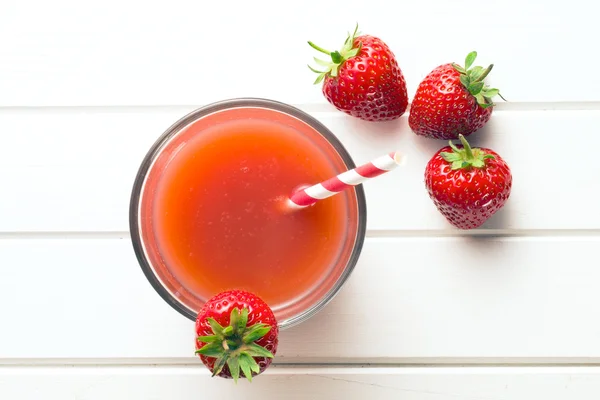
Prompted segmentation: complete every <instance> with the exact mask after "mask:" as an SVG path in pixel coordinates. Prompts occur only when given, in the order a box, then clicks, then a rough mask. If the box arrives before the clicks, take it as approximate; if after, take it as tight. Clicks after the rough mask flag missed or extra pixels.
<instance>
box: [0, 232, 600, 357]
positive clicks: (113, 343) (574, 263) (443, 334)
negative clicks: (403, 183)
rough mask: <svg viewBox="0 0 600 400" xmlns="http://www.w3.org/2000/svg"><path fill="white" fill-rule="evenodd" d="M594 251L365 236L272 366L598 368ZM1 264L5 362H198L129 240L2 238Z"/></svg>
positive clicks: (285, 335)
mask: <svg viewBox="0 0 600 400" xmlns="http://www.w3.org/2000/svg"><path fill="white" fill-rule="evenodd" d="M599 245H600V238H599V237H570V238H569V237H548V238H518V237H516V238H493V237H470V238H469V237H455V238H369V239H367V242H366V244H365V247H364V250H363V253H362V255H361V258H360V261H359V263H358V265H357V267H356V269H355V270H354V272H353V274H352V276H351V278H350V280H349V281H348V282H347V285H346V286H345V287H344V288H343V290H342V291H341V292H340V294H339V295H338V296H337V297H336V298H335V299H334V300H333V301H332V302H331V303H330V304H329V305H328V306H327V307H326V308H325V309H323V310H322V311H321V312H320V313H319V314H317V315H316V316H314V317H313V318H311V319H310V320H309V321H307V322H305V323H303V324H301V325H299V326H297V327H294V328H291V329H289V330H286V331H284V332H282V334H281V344H280V348H279V351H278V357H277V359H276V361H277V362H280V363H298V362H313V363H314V362H328V363H344V362H356V361H357V360H358V361H360V362H374V363H376V362H382V363H390V362H392V363H399V362H409V363H428V362H440V361H441V362H445V361H448V360H449V361H452V360H460V359H468V360H470V361H471V362H482V363H485V362H490V361H492V362H495V361H497V360H500V361H502V360H504V359H510V360H512V361H514V362H519V361H526V362H538V361H543V362H545V360H546V359H552V360H554V361H555V362H558V363H561V362H573V361H572V360H573V359H576V360H579V361H581V360H590V361H594V360H596V361H598V360H600V344H599V343H600V340H599V338H600V322H599V320H598V318H596V316H595V315H596V314H595V312H596V311H595V310H596V306H595V305H596V304H598V302H600V292H598V290H597V281H598V279H600V270H599V269H598V265H597V263H596V262H594V261H592V260H594V259H595V258H596V256H597V249H598V246H599ZM0 265H2V268H1V269H0V300H1V301H0V304H2V315H3V317H2V318H3V326H6V327H7V329H4V330H3V331H2V340H0V359H13V361H14V360H15V359H17V360H19V359H20V360H21V362H26V360H27V359H31V360H33V361H35V360H40V359H45V358H47V359H61V358H71V359H105V358H109V359H122V362H127V360H128V359H156V360H158V361H156V362H158V363H160V362H161V361H160V360H161V359H166V360H167V361H169V360H171V359H173V358H178V359H187V360H195V358H194V355H193V340H194V336H193V323H192V321H189V320H187V319H185V318H184V317H182V316H180V315H179V314H178V313H177V312H176V311H174V310H172V309H171V308H170V307H169V306H168V305H166V303H164V302H163V301H162V299H161V298H160V297H159V296H158V294H156V293H155V292H154V291H153V289H152V288H151V286H150V285H149V284H148V283H147V282H146V280H145V277H144V276H143V274H142V272H141V270H140V268H139V266H138V265H137V262H136V260H135V257H134V255H133V251H132V249H131V245H130V243H129V241H128V240H127V238H123V239H121V240H119V239H94V240H91V239H89V240H87V239H78V240H73V239H64V240H63V239H44V240H37V239H27V240H8V239H4V240H0ZM40 335H42V336H43V340H40ZM169 362H170V361H169ZM0 363H1V361H0Z"/></svg>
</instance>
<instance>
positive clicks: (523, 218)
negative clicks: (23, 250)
mask: <svg viewBox="0 0 600 400" xmlns="http://www.w3.org/2000/svg"><path fill="white" fill-rule="evenodd" d="M191 110H192V108H185V107H183V108H179V107H177V108H157V109H152V110H149V109H141V110H131V109H125V110H120V111H119V109H117V110H112V111H109V110H92V111H87V112H86V111H77V110H73V109H71V110H46V111H37V110H35V111H14V110H13V111H8V110H4V111H1V112H0V140H1V141H2V143H3V146H4V148H5V149H10V150H8V151H6V152H5V153H4V154H3V157H2V158H1V159H0V179H1V180H2V182H3V190H4V193H6V195H5V196H3V197H2V198H0V221H2V223H0V232H36V231H42V232H52V231H62V232H69V231H70V232H98V231H118V232H122V231H127V230H128V228H129V226H128V210H129V197H130V192H131V187H132V185H133V180H134V178H135V175H136V173H137V170H138V167H139V165H140V163H141V160H142V158H143V157H144V155H145V153H146V151H147V150H148V149H149V147H150V146H151V145H152V143H153V142H154V141H155V140H156V139H157V138H158V136H159V135H160V134H161V133H162V132H163V131H164V130H165V129H166V128H167V127H168V126H170V125H171V124H172V123H173V122H175V121H176V120H178V119H179V118H180V117H182V116H183V115H185V114H187V113H188V112H189V111H191ZM312 115H314V116H315V117H316V118H318V119H319V120H320V121H321V122H323V123H324V124H325V125H326V126H328V127H329V128H330V129H331V130H332V131H333V132H334V133H335V134H336V135H337V136H338V137H339V138H340V140H341V141H342V142H343V143H344V145H345V146H346V148H347V149H348V151H349V152H350V154H351V155H352V157H353V158H354V160H355V163H356V164H360V163H364V162H367V161H369V160H371V159H373V158H375V157H377V156H379V155H381V154H385V153H387V152H389V151H391V150H395V149H397V150H399V151H401V152H403V153H404V154H405V156H406V164H405V165H404V166H402V167H400V168H398V169H397V170H396V171H393V172H392V173H390V174H385V175H383V176H381V177H378V178H377V179H374V180H371V181H369V182H367V183H365V184H364V185H363V186H364V188H365V191H366V194H367V205H368V229H369V231H370V234H371V233H373V232H375V233H374V234H380V233H377V232H384V233H385V232H387V231H404V232H407V233H411V232H416V233H419V232H421V233H425V232H426V233H427V234H448V233H455V234H456V233H458V232H457V231H456V230H455V229H453V228H452V227H451V226H450V225H449V224H448V223H447V222H446V221H445V219H444V218H443V217H442V216H441V214H440V213H438V212H437V210H436V209H435V207H434V205H433V203H432V202H431V201H430V199H429V198H428V195H427V192H426V190H425V186H424V184H423V171H424V169H425V165H426V163H427V161H428V160H429V159H430V158H431V156H432V155H433V154H434V153H435V151H437V150H438V149H439V148H441V147H443V146H444V145H446V142H445V141H441V140H431V139H423V138H420V137H417V136H416V135H415V134H413V133H412V132H411V131H410V129H409V128H408V124H407V121H406V118H402V119H401V120H399V121H396V122H392V123H381V124H373V123H368V122H361V121H357V120H356V119H354V118H351V117H347V116H345V115H342V114H341V113H338V112H313V113H312ZM598 125H600V110H599V111H593V110H587V111H572V110H571V111H501V112H496V113H495V114H494V115H493V117H492V120H491V121H490V122H489V124H488V126H486V127H485V128H484V129H483V130H482V131H480V132H477V133H476V134H474V135H473V136H472V139H471V141H472V144H473V145H477V146H485V147H491V148H493V149H494V150H496V151H497V152H498V153H499V154H500V155H502V156H503V157H504V158H505V159H506V161H507V162H508V163H509V165H510V167H511V169H512V171H513V175H514V184H513V185H514V186H513V190H512V194H511V197H510V199H509V201H508V203H507V204H506V206H505V207H504V208H503V209H502V210H501V211H500V212H499V213H498V214H497V215H496V216H495V217H494V218H492V219H491V220H489V221H488V222H487V223H486V224H485V225H484V226H483V227H482V228H481V229H480V230H477V231H472V232H468V233H466V232H462V233H465V234H471V233H481V232H485V231H486V230H487V231H497V230H500V231H504V232H513V233H518V232H522V231H523V230H538V231H539V230H594V229H599V228H600V213H597V212H591V211H590V210H593V209H595V207H596V203H597V200H596V199H597V196H598V193H599V191H598V190H599V188H598V185H597V184H596V183H595V182H597V177H598V176H599V175H600V164H599V163H597V162H596V161H595V157H596V151H597V150H596V149H597V148H599V147H600V136H599V135H597V133H596V131H595V130H593V129H590V128H589V127H591V126H598ZM574 135H576V137H577V141H575V140H574V137H575V136H574ZM569 154H570V155H569ZM542 160H543V162H542ZM568 163H571V164H572V166H571V167H569V168H567V164H568ZM567 209H568V210H569V211H568V212H566V211H565V212H562V213H561V212H558V211H559V210H567Z"/></svg>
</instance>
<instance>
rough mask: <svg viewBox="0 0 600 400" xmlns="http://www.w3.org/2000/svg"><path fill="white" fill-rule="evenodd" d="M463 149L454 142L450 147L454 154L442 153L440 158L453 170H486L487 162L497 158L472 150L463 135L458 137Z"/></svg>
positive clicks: (481, 151)
mask: <svg viewBox="0 0 600 400" xmlns="http://www.w3.org/2000/svg"><path fill="white" fill-rule="evenodd" d="M458 138H459V139H460V141H461V143H462V145H463V147H462V148H460V149H459V148H458V147H456V145H455V144H454V143H452V141H450V142H449V143H450V147H451V148H452V152H451V153H450V152H447V151H442V152H441V153H440V156H441V157H442V158H443V159H444V160H446V161H447V162H449V163H450V164H451V168H452V169H453V170H457V169H468V168H471V167H473V168H484V167H485V162H486V160H489V159H493V158H495V157H494V156H493V155H491V154H488V153H486V152H485V151H483V150H482V149H478V148H471V146H470V145H469V143H468V142H467V139H465V137H464V136H463V135H458Z"/></svg>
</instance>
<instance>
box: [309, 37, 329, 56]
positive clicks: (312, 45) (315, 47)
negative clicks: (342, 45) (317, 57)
mask: <svg viewBox="0 0 600 400" xmlns="http://www.w3.org/2000/svg"><path fill="white" fill-rule="evenodd" d="M308 44H309V45H310V47H312V48H313V49H315V50H317V51H320V52H321V53H324V54H327V55H331V51H329V50H325V49H324V48H322V47H321V46H317V45H316V44H314V43H313V42H311V41H310V40H309V41H308Z"/></svg>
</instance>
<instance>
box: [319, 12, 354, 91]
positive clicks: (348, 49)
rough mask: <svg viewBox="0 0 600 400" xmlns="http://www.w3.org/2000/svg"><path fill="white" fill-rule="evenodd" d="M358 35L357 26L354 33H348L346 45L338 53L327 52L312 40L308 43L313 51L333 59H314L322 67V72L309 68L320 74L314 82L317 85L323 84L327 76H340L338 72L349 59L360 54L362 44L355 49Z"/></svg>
mask: <svg viewBox="0 0 600 400" xmlns="http://www.w3.org/2000/svg"><path fill="white" fill-rule="evenodd" d="M357 34H358V24H356V28H354V32H353V33H348V37H347V38H346V41H345V42H344V45H343V46H342V48H341V49H340V50H339V51H338V50H336V51H329V50H325V49H324V48H322V47H320V46H317V45H316V44H314V43H313V42H311V41H310V40H309V41H308V44H309V45H310V47H312V48H313V49H315V50H317V51H319V52H321V53H324V54H327V55H328V56H330V57H331V61H326V60H321V59H319V58H317V57H314V60H315V62H316V63H317V64H318V65H319V66H320V67H321V69H322V70H318V69H315V68H313V67H311V66H310V65H309V66H308V68H310V70H311V71H313V72H315V73H317V74H319V75H318V76H317V79H316V80H315V82H314V83H315V85H316V84H317V83H319V82H321V81H322V80H323V79H324V78H325V77H326V76H332V77H336V76H338V72H339V70H340V67H341V65H342V64H343V63H344V62H345V61H346V60H347V59H349V58H352V57H355V56H356V55H357V54H358V53H359V52H360V50H361V48H362V43H359V44H358V47H354V39H355V38H356V35H357Z"/></svg>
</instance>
